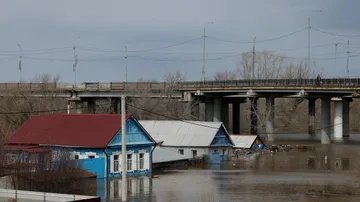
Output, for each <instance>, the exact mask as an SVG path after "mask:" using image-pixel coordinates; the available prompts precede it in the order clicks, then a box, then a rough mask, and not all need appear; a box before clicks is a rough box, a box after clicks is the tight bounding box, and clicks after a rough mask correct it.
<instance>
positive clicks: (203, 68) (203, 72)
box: [202, 21, 214, 82]
mask: <svg viewBox="0 0 360 202" xmlns="http://www.w3.org/2000/svg"><path fill="white" fill-rule="evenodd" d="M205 24H214V22H213V21H211V22H207V23H205ZM205 29H206V28H205V27H204V35H203V38H204V43H203V67H202V77H203V81H204V82H205V62H206V58H205V57H206V56H205V44H206V42H205V41H206V31H205Z"/></svg>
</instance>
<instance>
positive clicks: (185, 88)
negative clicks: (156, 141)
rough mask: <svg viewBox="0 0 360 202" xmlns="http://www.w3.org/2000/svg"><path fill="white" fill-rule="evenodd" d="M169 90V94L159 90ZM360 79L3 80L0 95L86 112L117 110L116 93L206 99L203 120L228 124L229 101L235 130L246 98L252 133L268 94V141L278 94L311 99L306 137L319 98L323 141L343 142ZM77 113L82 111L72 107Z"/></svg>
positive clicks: (195, 111)
mask: <svg viewBox="0 0 360 202" xmlns="http://www.w3.org/2000/svg"><path fill="white" fill-rule="evenodd" d="M165 91H172V92H173V93H172V94H170V95H169V94H167V95H166V94H164V93H162V92H165ZM359 91H360V79H357V78H354V79H349V78H333V79H321V80H317V79H259V80H227V81H184V82H176V83H168V82H128V83H124V82H110V83H98V82H95V83H94V82H85V83H82V84H76V85H73V84H64V83H2V84H0V96H8V95H11V93H9V92H22V93H26V94H29V95H32V96H44V94H45V93H52V94H53V95H54V96H58V97H63V98H69V100H70V101H71V102H75V105H76V106H79V107H78V108H79V109H80V108H82V103H83V102H88V107H89V109H90V111H92V112H95V104H93V103H94V100H95V99H98V98H111V99H114V100H115V101H114V102H112V103H115V104H114V106H113V107H112V108H113V109H117V108H118V107H117V106H118V105H119V97H120V96H121V95H122V94H127V95H128V96H130V97H142V96H143V94H144V93H147V94H149V95H147V96H148V97H149V96H150V97H153V98H158V97H168V96H170V97H172V98H174V99H179V100H182V101H186V102H193V103H196V104H195V107H193V111H192V113H193V114H194V115H195V117H196V116H197V117H198V114H199V107H198V104H199V103H205V106H206V110H205V114H206V121H222V122H223V123H224V124H225V126H228V124H229V120H228V118H227V117H229V116H228V113H229V104H230V105H232V110H233V111H232V113H233V120H232V124H233V126H232V128H233V133H235V134H236V133H239V131H240V104H241V103H243V102H245V99H250V101H251V109H250V110H251V126H250V127H251V133H254V134H256V133H257V125H258V124H257V123H258V114H257V100H258V98H261V97H264V98H266V108H267V109H266V111H267V112H268V113H269V115H268V116H267V118H266V119H267V120H266V133H267V138H268V140H269V141H272V140H273V139H274V137H273V134H274V131H273V128H274V106H275V105H274V102H275V98H278V97H289V98H302V99H307V100H308V103H309V115H308V116H309V135H314V134H315V101H316V99H321V125H322V127H321V142H322V143H323V144H329V143H330V142H331V137H330V136H331V135H330V134H331V133H330V131H331V129H333V130H334V137H333V139H334V140H335V141H342V139H343V137H347V136H349V131H350V128H349V127H350V124H349V103H350V102H351V101H352V99H353V98H358V97H360V93H359ZM331 101H333V102H334V114H335V116H334V117H335V118H334V124H333V126H331V125H330V123H331V120H330V111H331V109H330V106H331V105H330V103H331ZM76 111H77V113H81V110H76Z"/></svg>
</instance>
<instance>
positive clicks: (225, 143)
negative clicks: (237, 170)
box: [210, 126, 233, 147]
mask: <svg viewBox="0 0 360 202" xmlns="http://www.w3.org/2000/svg"><path fill="white" fill-rule="evenodd" d="M210 146H211V147H232V146H233V144H232V142H231V140H230V136H229V134H228V133H227V132H226V130H225V128H224V127H223V126H221V127H220V129H219V130H218V132H217V133H216V135H215V137H214V139H213V140H212V142H211V144H210Z"/></svg>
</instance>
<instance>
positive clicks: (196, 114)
mask: <svg viewBox="0 0 360 202" xmlns="http://www.w3.org/2000/svg"><path fill="white" fill-rule="evenodd" d="M190 110H191V113H190V114H191V115H190V120H194V121H198V120H199V118H200V101H199V99H197V98H194V99H192V101H191V104H190Z"/></svg>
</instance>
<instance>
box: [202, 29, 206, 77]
mask: <svg viewBox="0 0 360 202" xmlns="http://www.w3.org/2000/svg"><path fill="white" fill-rule="evenodd" d="M203 38H204V44H203V68H202V77H203V81H205V38H206V35H205V27H204V36H203Z"/></svg>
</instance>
